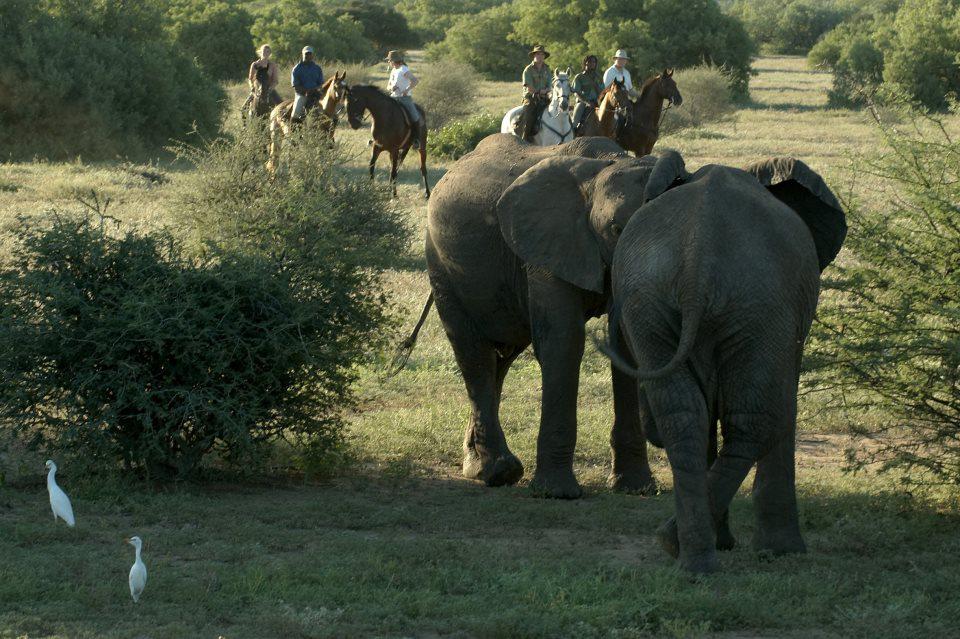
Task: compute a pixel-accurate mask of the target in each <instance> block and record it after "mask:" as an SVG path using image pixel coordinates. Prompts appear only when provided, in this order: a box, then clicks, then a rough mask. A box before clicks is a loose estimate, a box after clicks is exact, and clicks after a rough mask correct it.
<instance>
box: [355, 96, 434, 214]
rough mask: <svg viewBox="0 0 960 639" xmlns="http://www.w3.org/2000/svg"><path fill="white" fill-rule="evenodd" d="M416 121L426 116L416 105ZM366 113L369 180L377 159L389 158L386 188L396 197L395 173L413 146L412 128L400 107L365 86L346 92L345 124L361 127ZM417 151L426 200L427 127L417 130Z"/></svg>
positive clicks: (424, 119)
mask: <svg viewBox="0 0 960 639" xmlns="http://www.w3.org/2000/svg"><path fill="white" fill-rule="evenodd" d="M417 110H418V111H419V112H420V117H421V118H423V121H424V122H425V121H426V114H425V113H424V111H423V108H421V107H420V105H419V104H418V105H417ZM367 111H369V112H370V117H371V118H372V119H373V126H372V127H371V129H370V135H371V136H372V137H373V152H372V154H371V155H370V179H371V180H372V179H373V173H374V169H375V168H376V165H377V158H378V157H380V154H381V153H383V152H384V151H386V152H388V153H389V154H390V185H391V186H392V187H393V195H394V197H396V195H397V171H398V170H399V168H400V165H401V164H403V160H404V158H406V157H407V152H408V151H409V150H410V147H411V146H412V145H413V142H414V136H413V132H414V129H413V127H411V126H410V122H409V116H408V115H407V113H406V110H405V109H404V108H403V106H402V105H401V104H400V103H399V102H397V101H396V100H394V99H393V98H391V97H390V96H389V95H387V94H386V93H384V92H383V91H381V90H380V89H378V88H377V87H375V86H372V85H369V84H355V85H353V86H352V87H350V88H349V89H348V90H347V121H348V122H349V123H350V126H351V128H354V129H359V128H360V127H361V126H363V120H364V114H365V113H366V112H367ZM416 141H417V142H418V143H419V147H420V148H419V151H420V175H421V176H422V177H423V188H424V190H425V191H426V194H425V195H426V197H428V198H429V197H430V185H429V183H428V182H427V127H426V126H423V127H420V136H419V139H418V140H416Z"/></svg>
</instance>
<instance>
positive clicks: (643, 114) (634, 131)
mask: <svg viewBox="0 0 960 639" xmlns="http://www.w3.org/2000/svg"><path fill="white" fill-rule="evenodd" d="M664 100H667V101H668V102H669V103H670V105H671V106H673V105H676V106H680V105H681V104H683V96H681V95H680V90H679V89H677V83H676V82H674V81H673V69H664V70H663V73H659V74H657V75H655V76H653V77H651V78H647V80H645V81H644V83H643V86H642V87H641V88H640V97H638V98H637V101H636V102H634V103H632V104H631V105H630V109H629V110H628V112H627V121H626V124H625V125H624V126H623V128H622V129H621V130H620V131H619V134H618V135H617V138H616V141H617V144H619V145H620V146H622V147H623V148H624V149H626V150H628V151H633V152H634V153H635V154H636V155H637V157H643V156H644V155H650V152H651V151H653V145H654V144H656V142H657V138H659V137H660V118H661V116H662V115H663V101H664Z"/></svg>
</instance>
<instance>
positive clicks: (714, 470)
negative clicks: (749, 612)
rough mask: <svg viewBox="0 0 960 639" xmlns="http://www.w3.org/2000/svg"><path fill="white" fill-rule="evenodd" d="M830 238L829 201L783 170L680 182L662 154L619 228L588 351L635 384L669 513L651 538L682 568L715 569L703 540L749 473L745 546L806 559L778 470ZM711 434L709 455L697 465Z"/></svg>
mask: <svg viewBox="0 0 960 639" xmlns="http://www.w3.org/2000/svg"><path fill="white" fill-rule="evenodd" d="M846 233H847V225H846V218H845V215H844V212H843V209H842V208H841V206H840V204H839V202H838V201H837V198H836V197H835V196H834V194H833V193H832V192H831V191H830V189H829V187H828V186H827V185H826V184H825V183H824V181H823V179H822V178H821V177H820V176H819V175H818V174H817V173H815V172H814V171H813V170H811V169H810V168H809V167H808V166H807V165H805V164H804V163H803V162H801V161H799V160H795V159H792V158H775V159H771V160H767V161H764V162H759V163H757V164H754V165H752V166H751V167H749V168H747V169H746V170H740V169H736V168H733V167H727V166H719V165H707V166H704V167H702V168H701V169H699V170H698V171H696V172H695V173H693V174H692V175H691V174H689V173H688V172H687V171H686V169H685V167H684V163H683V159H682V158H681V157H680V155H679V154H678V153H676V152H667V153H665V154H663V155H662V156H661V157H660V159H659V160H658V161H657V164H656V166H655V167H654V169H653V172H652V174H651V176H650V178H649V180H648V181H647V185H646V190H645V193H644V204H643V206H642V207H641V208H640V209H639V210H638V211H637V212H636V213H635V214H634V215H633V216H632V217H631V219H630V221H629V222H628V223H627V225H626V227H625V228H624V229H623V233H622V235H621V237H620V240H619V242H618V243H617V246H616V249H615V251H614V256H613V264H612V271H611V280H612V282H611V283H612V289H613V290H612V301H611V311H610V322H609V326H610V331H611V332H610V335H609V338H608V339H609V341H608V342H607V343H606V344H601V347H602V348H603V350H604V351H606V353H607V354H608V355H609V356H610V357H611V359H612V360H613V362H614V365H615V366H616V367H617V368H619V369H620V370H621V371H624V372H625V373H627V374H629V375H630V376H632V377H634V378H636V380H637V384H638V386H639V390H638V396H639V407H640V414H641V417H640V419H641V423H642V426H643V430H644V432H645V434H646V437H647V438H648V439H649V441H650V442H651V443H653V444H654V445H656V446H659V447H662V448H664V449H665V451H666V454H667V459H668V461H669V463H670V466H671V469H672V472H673V479H674V500H675V508H676V514H675V516H674V517H673V518H671V519H670V520H669V521H668V522H667V523H666V524H664V525H663V526H661V528H660V529H659V530H658V537H659V540H660V543H661V545H662V546H663V547H664V549H665V550H666V551H667V552H668V553H669V554H671V555H672V556H673V557H674V558H677V559H679V562H680V565H681V566H682V567H683V568H685V569H687V570H689V571H692V572H695V573H703V572H711V571H713V570H715V569H716V568H717V555H716V550H717V547H718V542H719V541H720V533H719V530H720V529H723V528H725V527H726V516H727V508H728V506H729V504H730V501H731V500H732V498H733V496H734V495H735V494H736V492H737V490H738V489H739V487H740V485H741V483H742V482H743V480H744V479H745V477H746V475H747V473H748V471H749V470H750V469H751V467H752V466H753V464H754V463H755V462H756V463H757V472H756V478H755V481H754V486H753V503H754V508H755V510H756V519H757V529H756V534H755V536H754V539H753V544H754V547H755V548H757V549H758V550H761V551H764V552H769V553H772V554H774V555H779V554H784V553H791V552H805V550H806V547H805V544H804V541H803V537H802V535H801V533H800V525H799V519H798V512H797V497H796V489H795V460H794V453H795V450H794V449H795V436H796V419H797V387H798V383H799V375H800V363H801V359H802V356H803V345H804V341H805V340H806V337H807V334H808V332H809V330H810V326H811V323H812V321H813V316H814V312H815V310H816V307H817V302H818V297H819V290H820V275H821V273H822V271H823V269H825V268H826V267H827V265H829V264H830V263H831V262H832V261H833V259H834V258H835V257H836V255H837V253H838V252H839V251H840V248H841V246H842V245H843V241H844V239H845V237H846ZM624 344H625V345H626V347H627V348H626V350H625V351H624V350H623V345H624ZM718 422H719V425H720V429H721V433H722V435H723V446H722V448H721V450H720V451H719V454H718V455H717V456H716V458H715V460H714V461H712V463H707V462H706V461H705V460H707V459H708V456H709V452H710V451H709V449H710V448H713V447H714V446H715V443H714V442H715V441H716V427H717V423H718ZM724 534H725V535H729V531H725V533H724ZM719 545H721V546H723V545H726V546H727V547H729V546H732V537H730V538H728V540H727V541H725V542H722V543H720V544H719Z"/></svg>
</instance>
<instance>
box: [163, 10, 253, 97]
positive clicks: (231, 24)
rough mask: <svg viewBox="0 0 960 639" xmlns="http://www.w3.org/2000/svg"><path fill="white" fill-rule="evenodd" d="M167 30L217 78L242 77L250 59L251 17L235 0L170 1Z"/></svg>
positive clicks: (203, 67)
mask: <svg viewBox="0 0 960 639" xmlns="http://www.w3.org/2000/svg"><path fill="white" fill-rule="evenodd" d="M166 24H167V32H168V33H169V34H170V37H171V38H173V41H174V42H175V43H176V44H177V45H178V46H179V47H180V48H181V49H182V50H183V51H185V52H186V53H188V54H189V55H191V56H192V57H194V58H195V59H196V60H197V63H198V64H199V65H200V68H201V69H203V70H204V71H205V72H206V73H207V74H208V75H210V76H211V77H213V78H216V79H217V80H230V79H238V78H242V77H244V73H245V70H246V64H245V63H247V62H249V61H250V60H251V59H252V54H253V38H252V36H251V34H250V28H251V27H252V26H253V16H252V15H251V14H250V12H249V11H247V10H246V9H245V8H244V7H243V6H241V5H240V4H239V3H238V2H237V0H214V1H209V0H172V1H171V2H170V4H169V7H168V8H167V21H166Z"/></svg>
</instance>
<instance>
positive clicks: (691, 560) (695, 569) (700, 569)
mask: <svg viewBox="0 0 960 639" xmlns="http://www.w3.org/2000/svg"><path fill="white" fill-rule="evenodd" d="M680 567H681V568H683V569H684V570H686V571H687V572H692V573H693V574H695V575H707V574H710V573H711V572H717V569H718V568H720V562H718V561H717V551H716V550H714V549H713V548H709V549H707V550H706V551H704V552H701V553H696V554H689V555H688V554H681V555H680Z"/></svg>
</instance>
